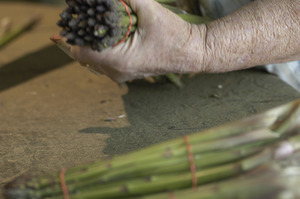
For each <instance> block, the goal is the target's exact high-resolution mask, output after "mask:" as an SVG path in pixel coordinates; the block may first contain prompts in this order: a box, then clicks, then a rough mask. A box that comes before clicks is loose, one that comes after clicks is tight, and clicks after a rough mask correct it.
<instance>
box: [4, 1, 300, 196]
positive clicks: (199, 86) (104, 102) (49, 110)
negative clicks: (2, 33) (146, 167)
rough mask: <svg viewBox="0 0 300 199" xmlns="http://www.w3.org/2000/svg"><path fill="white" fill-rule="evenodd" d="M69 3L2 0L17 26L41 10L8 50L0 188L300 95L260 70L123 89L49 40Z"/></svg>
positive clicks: (142, 84)
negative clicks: (16, 179) (32, 25)
mask: <svg viewBox="0 0 300 199" xmlns="http://www.w3.org/2000/svg"><path fill="white" fill-rule="evenodd" d="M61 10H62V8H58V7H47V6H41V5H35V4H20V3H0V19H1V18H2V17H5V16H8V17H11V19H12V20H13V23H14V25H15V26H17V25H19V24H21V23H22V22H24V20H26V18H28V17H30V16H31V15H32V14H39V13H40V14H41V15H42V21H41V22H40V23H39V24H38V25H37V26H36V27H35V28H34V30H32V31H30V32H27V33H26V34H23V35H22V36H21V37H19V38H17V39H16V40H14V41H13V42H12V43H10V44H9V45H8V46H6V47H5V48H3V49H1V50H0V186H3V185H4V184H5V183H6V182H8V181H10V180H11V179H13V178H14V177H17V176H19V175H21V174H24V173H32V174H37V173H38V174H41V173H47V172H52V171H59V170H60V169H61V168H64V167H66V168H68V167H72V166H76V165H80V164H85V163H88V162H91V161H93V160H97V159H101V158H107V157H111V156H113V155H116V154H122V153H127V152H130V151H133V150H137V149H140V148H143V147H146V146H149V145H151V144H154V143H158V142H162V141H165V140H168V139H172V138H176V137H179V136H182V135H184V134H189V133H193V132H196V131H199V130H201V129H205V128H209V127H213V126H216V125H220V124H223V123H225V122H228V121H232V120H236V119H240V118H242V117H246V116H249V115H253V114H255V113H258V112H262V111H264V110H267V109H269V108H272V107H275V106H278V105H281V104H284V103H287V102H290V101H292V100H295V99H297V98H299V97H300V94H299V93H297V92H296V91H295V90H294V89H292V88H291V87H289V86H288V85H286V84H285V83H283V82H282V81H281V80H280V79H278V77H276V76H274V75H271V74H268V73H266V72H264V71H262V70H257V69H252V70H244V71H238V72H231V73H225V74H210V75H196V76H194V77H193V78H188V77H185V78H184V79H183V81H184V83H185V87H184V89H182V90H178V89H177V88H175V87H174V86H173V85H171V84H168V83H165V84H150V83H147V82H144V81H136V82H133V83H131V84H128V85H127V86H125V87H123V88H121V87H119V86H118V85H117V84H115V83H114V82H112V81H111V80H110V79H108V78H107V77H105V76H96V75H94V74H92V73H91V72H89V71H87V70H86V69H84V68H82V67H80V66H79V64H77V63H76V62H74V61H72V60H71V59H70V58H68V57H67V56H66V55H65V54H64V53H62V52H61V51H60V50H59V49H58V48H57V47H56V46H54V45H53V44H52V43H51V42H50V40H49V37H50V36H51V35H52V34H53V33H57V32H58V31H59V28H58V27H56V25H55V24H56V21H57V20H58V18H59V17H58V15H59V13H60V11H61ZM0 192H1V191H0ZM0 194H1V193H0ZM0 197H1V196H0Z"/></svg>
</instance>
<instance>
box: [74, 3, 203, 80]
mask: <svg viewBox="0 0 300 199" xmlns="http://www.w3.org/2000/svg"><path fill="white" fill-rule="evenodd" d="M125 2H126V3H127V4H128V5H129V6H130V7H131V8H132V10H133V11H134V12H135V13H136V14H137V16H138V27H137V30H136V31H135V33H134V34H133V35H132V36H130V38H128V40H127V41H126V42H123V43H121V44H118V45H116V46H114V47H111V48H107V49H105V50H104V51H102V52H97V51H93V50H91V49H90V48H89V47H79V46H74V47H72V54H73V57H74V58H75V59H76V60H78V61H79V62H80V64H81V65H83V66H86V67H88V68H90V69H91V70H92V71H95V72H97V73H103V74H105V75H107V76H108V77H110V78H111V79H112V80H114V81H116V82H119V83H121V82H125V81H128V80H133V79H139V78H144V77H147V76H154V75H162V74H166V73H187V72H195V69H194V68H193V67H194V66H193V63H195V61H194V59H197V61H198V59H200V58H199V57H195V56H193V58H192V57H191V55H192V54H193V51H195V52H198V51H199V48H201V43H200V41H201V40H200V41H199V40H197V39H196V40H195V39H194V36H193V35H197V38H199V35H201V34H200V33H199V30H200V29H199V27H198V26H194V25H191V24H189V23H187V22H185V21H183V20H182V19H181V18H180V17H178V16H177V15H175V14H174V13H172V12H171V11H169V10H167V9H166V8H164V7H162V6H161V5H160V4H159V3H157V2H155V1H154V0H125ZM200 32H201V31H200ZM192 33H193V34H192ZM200 50H201V49H200ZM194 55H195V54H194Z"/></svg>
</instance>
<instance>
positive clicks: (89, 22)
mask: <svg viewBox="0 0 300 199" xmlns="http://www.w3.org/2000/svg"><path fill="white" fill-rule="evenodd" d="M158 1H159V2H160V3H162V4H163V5H164V6H165V7H167V8H168V9H170V10H172V11H174V12H176V13H177V14H179V15H180V16H182V17H183V18H184V19H185V20H187V21H189V22H191V23H203V22H206V21H207V19H206V18H202V17H198V16H194V15H188V14H187V13H186V12H184V11H183V10H180V9H179V8H176V7H171V6H169V5H166V4H164V3H174V2H176V0H158ZM66 3H67V4H68V7H67V8H66V9H65V10H64V11H63V12H62V13H61V14H60V17H61V19H60V20H59V21H58V23H57V25H58V26H60V27H62V28H63V30H62V31H61V33H60V35H61V36H63V37H65V38H67V43H69V44H71V45H79V46H90V47H91V48H92V49H93V50H97V51H102V50H104V49H105V48H107V47H111V46H113V45H116V44H117V43H119V42H120V41H122V39H126V38H127V37H128V36H130V35H131V34H132V33H133V32H134V31H135V29H136V26H137V16H136V14H135V13H133V12H132V10H131V8H130V7H129V6H127V5H126V4H125V3H124V2H123V1H122V0H66Z"/></svg>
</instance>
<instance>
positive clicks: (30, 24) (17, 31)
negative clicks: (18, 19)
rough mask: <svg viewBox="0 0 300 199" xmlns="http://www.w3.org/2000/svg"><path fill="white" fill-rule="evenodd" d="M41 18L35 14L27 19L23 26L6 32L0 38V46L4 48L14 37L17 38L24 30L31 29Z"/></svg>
mask: <svg viewBox="0 0 300 199" xmlns="http://www.w3.org/2000/svg"><path fill="white" fill-rule="evenodd" d="M39 20H40V16H33V17H31V18H29V20H28V21H26V23H25V24H23V25H22V26H21V27H18V28H16V29H14V30H11V31H10V32H8V33H6V34H4V35H3V36H2V37H1V38H0V48H3V47H4V46H5V45H6V44H8V43H9V42H11V41H12V40H13V39H15V38H17V37H18V36H20V35H21V34H23V33H24V32H26V31H28V30H30V29H31V28H32V27H33V26H34V25H36V24H37V22H38V21H39Z"/></svg>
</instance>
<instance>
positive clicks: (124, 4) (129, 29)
mask: <svg viewBox="0 0 300 199" xmlns="http://www.w3.org/2000/svg"><path fill="white" fill-rule="evenodd" d="M120 2H121V3H122V4H123V6H124V7H125V9H126V12H127V14H128V16H129V21H130V22H129V27H128V31H127V33H126V35H125V37H124V38H123V39H122V40H120V41H119V42H118V43H117V44H115V45H114V46H116V45H119V44H120V43H123V42H124V41H125V40H126V39H127V38H128V36H129V34H130V31H131V27H132V23H133V21H132V17H131V14H130V11H129V8H128V6H127V4H126V3H125V2H124V1H123V0H120Z"/></svg>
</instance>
